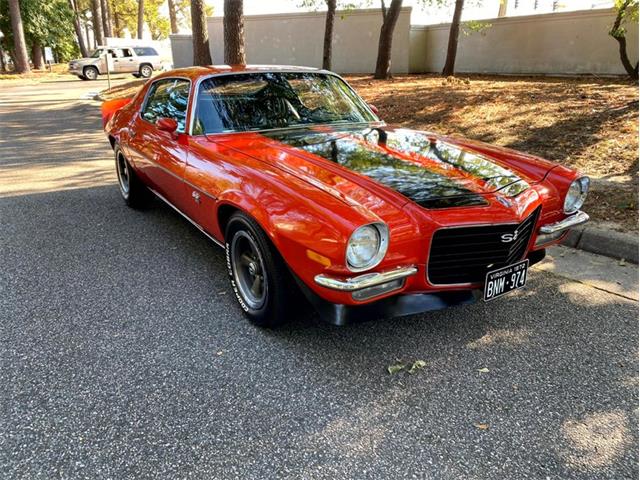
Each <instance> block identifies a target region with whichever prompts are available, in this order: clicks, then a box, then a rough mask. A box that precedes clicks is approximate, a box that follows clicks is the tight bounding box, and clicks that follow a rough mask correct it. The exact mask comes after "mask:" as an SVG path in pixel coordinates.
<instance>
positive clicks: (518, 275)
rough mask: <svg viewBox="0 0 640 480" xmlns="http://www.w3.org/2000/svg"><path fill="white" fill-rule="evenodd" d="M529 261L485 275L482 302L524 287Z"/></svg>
mask: <svg viewBox="0 0 640 480" xmlns="http://www.w3.org/2000/svg"><path fill="white" fill-rule="evenodd" d="M528 268H529V260H523V261H521V262H518V263H514V264H512V265H508V266H506V267H502V268H498V269H497V270H492V271H491V272H489V273H487V279H486V281H485V284H484V301H485V302H488V301H489V300H493V299H494V298H498V297H501V296H502V295H504V294H505V293H509V292H511V291H512V290H516V289H518V288H522V287H524V285H525V283H526V282H527V269H528Z"/></svg>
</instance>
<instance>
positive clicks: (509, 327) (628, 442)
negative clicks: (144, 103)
mask: <svg viewBox="0 0 640 480" xmlns="http://www.w3.org/2000/svg"><path fill="white" fill-rule="evenodd" d="M44 87H46V89H45V88H44ZM35 88H38V87H34V86H21V85H19V84H16V85H11V86H8V87H4V86H3V88H2V90H1V91H0V129H1V131H0V159H2V160H1V162H2V164H0V249H1V252H2V259H3V262H2V265H3V268H2V270H1V274H0V290H1V291H2V295H1V296H0V339H1V344H0V354H1V361H0V362H1V363H0V381H1V382H2V385H3V387H4V388H3V389H2V392H0V412H2V413H1V414H2V421H0V477H2V478H11V479H40V478H43V479H44V478H46V479H50V478H61V479H62V478H64V479H85V478H86V479H92V480H94V479H107V478H112V479H123V478H160V479H173V478H176V479H177V478H220V479H222V478H225V479H226V478H242V479H249V478H256V479H264V478H310V479H324V478H326V479H342V478H344V479H355V478H358V479H360V478H363V479H365V478H371V479H381V478H422V479H426V478H439V479H440V478H441V479H461V478H464V479H483V478H491V479H496V478H499V479H502V478H504V479H507V478H508V479H515V478H517V479H526V478H531V479H545V478H549V479H587V478H589V479H591V478H592V479H622V478H637V468H638V410H637V405H638V396H637V392H638V383H637V376H638V375H637V374H638V369H637V368H638V366H637V346H638V344H637V341H638V322H637V318H638V307H637V303H636V302H635V301H633V300H631V299H629V298H625V297H624V296H621V295H620V294H619V293H612V292H609V291H607V290H608V289H607V284H606V282H602V281H600V283H597V288H596V287H594V286H591V285H589V284H588V283H587V282H585V280H584V279H580V281H575V280H573V279H571V278H570V276H569V278H567V277H566V276H561V275H562V271H555V272H553V269H552V268H551V269H548V270H549V271H542V270H541V269H538V270H535V271H534V272H532V275H531V277H530V283H529V285H528V286H527V288H526V289H524V290H522V291H520V292H517V293H515V294H513V295H509V296H507V297H505V298H503V299H500V300H496V301H493V302H491V303H488V304H482V303H480V304H476V305H472V306H468V307H464V308H456V309H450V310H446V311H441V312H432V313H429V314H425V315H418V316H412V317H406V318H401V319H391V320H381V321H377V322H368V323H363V324H358V325H351V326H347V327H342V328H340V327H333V326H330V325H327V324H324V323H322V322H320V321H319V320H318V319H317V317H316V316H315V315H313V314H311V313H304V314H301V315H300V318H298V319H297V321H295V322H293V323H291V324H290V325H287V326H285V327H283V328H280V329H278V330H274V331H268V330H261V329H258V328H255V327H252V326H251V325H249V324H248V323H247V322H246V321H244V320H243V318H242V316H241V313H240V310H239V308H238V307H237V306H236V304H235V301H234V299H233V297H232V294H231V293H230V289H229V287H228V284H227V279H226V273H225V269H224V262H223V255H222V251H221V250H219V249H218V247H216V246H215V245H213V244H212V243H210V242H209V241H207V240H206V239H205V238H204V237H203V236H202V235H201V234H200V233H199V232H198V231H197V230H196V229H195V228H193V227H191V226H190V225H189V224H188V223H187V222H186V221H185V220H183V219H182V218H180V217H179V216H178V215H176V214H175V213H173V212H172V211H171V210H170V209H168V208H167V207H164V206H163V205H161V204H160V203H159V202H156V203H154V204H153V205H152V206H151V207H150V208H149V209H148V210H146V211H143V212H137V211H133V210H130V209H128V208H126V207H125V206H124V204H123V202H122V200H121V199H120V198H119V194H118V191H117V189H116V186H115V178H114V175H113V174H112V173H110V172H111V168H112V160H111V157H110V155H111V154H110V151H109V147H108V144H107V143H106V141H105V140H104V139H102V138H101V135H100V133H99V132H98V129H99V113H98V110H97V108H96V105H95V104H91V103H89V102H86V101H81V100H78V98H79V97H81V96H82V95H84V94H86V91H87V90H89V89H92V88H94V89H95V87H93V84H89V85H88V84H87V82H62V81H60V82H53V83H51V84H47V85H43V84H40V85H39V89H38V90H37V92H36V90H34V89H35ZM576 258H578V257H577V256H576ZM596 258H597V257H596ZM565 260H566V261H569V260H570V259H565ZM603 268H604V267H603ZM624 268H628V269H634V268H636V267H634V266H631V265H627V266H626V267H624ZM612 272H614V273H612V275H615V269H613V267H612ZM635 272H636V274H635V276H637V270H636V271H635ZM611 282H612V283H614V282H615V278H612V279H611ZM398 360H400V361H403V362H406V363H411V362H414V361H416V360H423V361H425V362H426V366H425V367H424V368H423V369H421V370H417V371H416V372H415V373H414V374H409V373H407V372H406V371H402V372H400V373H397V374H395V375H390V374H389V373H388V372H387V367H388V366H389V365H391V364H394V363H396V361H398Z"/></svg>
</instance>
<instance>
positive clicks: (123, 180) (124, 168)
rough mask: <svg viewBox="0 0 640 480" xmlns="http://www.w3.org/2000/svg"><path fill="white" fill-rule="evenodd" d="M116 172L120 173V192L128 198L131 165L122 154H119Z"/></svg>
mask: <svg viewBox="0 0 640 480" xmlns="http://www.w3.org/2000/svg"><path fill="white" fill-rule="evenodd" d="M116 170H117V172H118V183H119V184H120V191H121V192H122V195H123V196H124V197H125V198H126V197H127V196H128V195H129V165H127V160H126V159H125V158H124V155H122V153H118V158H117V160H116Z"/></svg>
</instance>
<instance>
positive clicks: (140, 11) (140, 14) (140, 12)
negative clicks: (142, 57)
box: [138, 0, 144, 38]
mask: <svg viewBox="0 0 640 480" xmlns="http://www.w3.org/2000/svg"><path fill="white" fill-rule="evenodd" d="M143 34H144V0H138V38H142V35H143Z"/></svg>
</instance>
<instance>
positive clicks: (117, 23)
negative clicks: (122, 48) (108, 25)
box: [113, 3, 122, 37]
mask: <svg viewBox="0 0 640 480" xmlns="http://www.w3.org/2000/svg"><path fill="white" fill-rule="evenodd" d="M113 28H114V30H115V34H116V37H122V26H121V25H120V12H118V4H117V3H114V4H113Z"/></svg>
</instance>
